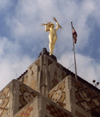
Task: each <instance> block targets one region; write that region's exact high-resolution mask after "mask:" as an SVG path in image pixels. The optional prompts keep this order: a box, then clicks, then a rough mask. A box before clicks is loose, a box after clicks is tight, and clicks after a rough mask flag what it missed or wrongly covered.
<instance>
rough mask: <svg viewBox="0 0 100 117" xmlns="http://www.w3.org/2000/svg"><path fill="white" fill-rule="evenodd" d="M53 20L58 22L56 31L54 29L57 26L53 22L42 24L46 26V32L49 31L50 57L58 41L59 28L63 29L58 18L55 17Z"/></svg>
mask: <svg viewBox="0 0 100 117" xmlns="http://www.w3.org/2000/svg"><path fill="white" fill-rule="evenodd" d="M53 20H54V21H55V22H56V25H57V26H56V29H54V27H55V25H54V24H53V23H52V22H48V23H46V24H42V26H44V25H45V31H46V32H47V31H49V53H50V55H52V54H53V51H54V47H55V43H56V41H57V34H56V31H57V30H58V28H62V27H61V26H60V25H59V23H58V22H57V20H56V18H55V17H54V18H53Z"/></svg>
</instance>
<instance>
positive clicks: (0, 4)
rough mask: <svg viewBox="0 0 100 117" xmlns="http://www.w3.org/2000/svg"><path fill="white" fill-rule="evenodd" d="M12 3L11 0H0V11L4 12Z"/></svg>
mask: <svg viewBox="0 0 100 117" xmlns="http://www.w3.org/2000/svg"><path fill="white" fill-rule="evenodd" d="M11 5H12V1H11V0H0V13H4V12H5V11H7V9H8V8H9V7H10V6H11Z"/></svg>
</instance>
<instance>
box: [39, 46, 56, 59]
mask: <svg viewBox="0 0 100 117" xmlns="http://www.w3.org/2000/svg"><path fill="white" fill-rule="evenodd" d="M44 54H46V55H48V56H49V57H51V58H52V59H54V60H55V61H57V58H56V56H54V55H53V54H52V55H49V52H48V51H47V49H46V48H43V49H42V51H41V52H40V54H39V56H41V55H44ZM39 56H38V57H39Z"/></svg>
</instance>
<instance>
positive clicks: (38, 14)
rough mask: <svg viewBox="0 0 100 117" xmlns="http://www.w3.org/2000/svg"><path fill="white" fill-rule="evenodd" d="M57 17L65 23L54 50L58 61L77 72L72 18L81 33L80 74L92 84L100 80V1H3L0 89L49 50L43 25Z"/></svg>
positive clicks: (78, 48) (78, 46)
mask: <svg viewBox="0 0 100 117" xmlns="http://www.w3.org/2000/svg"><path fill="white" fill-rule="evenodd" d="M53 17H56V19H57V20H58V22H59V24H60V25H61V26H62V30H60V29H59V30H58V31H57V35H58V38H57V42H56V45H55V50H54V55H55V56H56V57H57V59H58V62H59V63H60V64H62V65H63V66H64V67H66V68H69V70H71V71H72V72H74V66H72V67H70V66H71V65H72V64H73V63H74V56H73V51H72V49H73V45H72V30H71V21H72V22H73V25H74V28H75V29H76V31H77V33H78V38H77V39H78V40H77V44H76V45H75V48H76V61H77V72H78V75H79V76H80V77H82V78H83V79H85V80H87V81H88V82H90V83H92V80H93V79H95V80H96V81H99V82H100V46H99V45H100V1H99V0H1V1H0V90H1V89H2V88H3V87H4V86H5V85H6V84H8V82H10V81H11V80H12V79H16V78H17V77H19V76H20V75H21V74H22V73H23V72H24V71H26V70H27V68H28V66H29V65H30V64H31V63H32V62H34V61H35V60H36V59H37V57H38V55H39V53H40V52H41V50H42V48H44V47H46V48H47V50H49V49H48V44H49V40H48V32H45V28H44V27H41V24H42V23H46V22H48V21H52V22H53V23H55V22H54V21H53V19H52V18H53ZM98 88H100V86H99V87H98Z"/></svg>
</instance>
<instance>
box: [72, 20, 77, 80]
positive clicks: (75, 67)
mask: <svg viewBox="0 0 100 117" xmlns="http://www.w3.org/2000/svg"><path fill="white" fill-rule="evenodd" d="M71 26H72V40H73V51H74V63H75V78H76V79H77V67H76V56H75V44H74V38H73V23H72V22H71Z"/></svg>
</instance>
